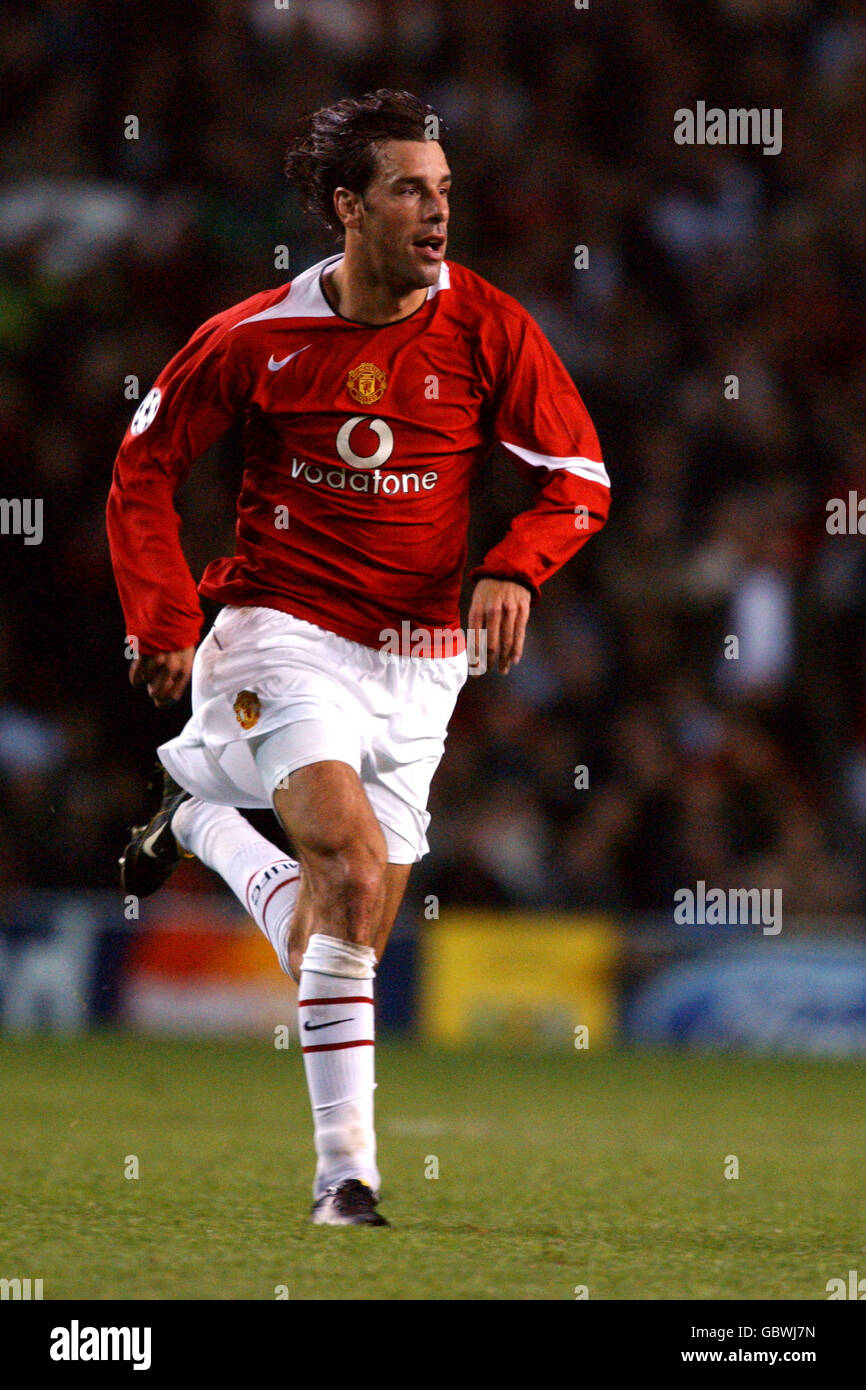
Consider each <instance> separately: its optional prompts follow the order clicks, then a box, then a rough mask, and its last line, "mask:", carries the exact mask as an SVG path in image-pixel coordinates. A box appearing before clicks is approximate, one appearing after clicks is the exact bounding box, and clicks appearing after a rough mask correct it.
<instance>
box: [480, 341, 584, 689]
mask: <svg viewBox="0 0 866 1390" xmlns="http://www.w3.org/2000/svg"><path fill="white" fill-rule="evenodd" d="M503 363H504V369H503V365H502V364H503ZM500 376H501V378H504V384H503V386H502V388H501V389H500V391H499V392H498V395H497V398H496V400H495V402H494V405H495V415H494V431H495V437H496V439H497V440H498V441H499V443H501V444H502V445H504V446H505V448H506V450H507V451H508V454H509V457H510V459H511V462H512V464H513V466H514V467H515V468H516V470H517V471H518V472H519V473H520V475H521V477H523V478H524V479H525V480H526V481H527V482H528V483H529V484H530V486H531V487H532V488H533V489H534V491H535V500H534V502H533V504H532V506H531V507H528V508H527V509H526V510H525V511H522V512H519V513H518V515H517V516H515V517H514V519H513V520H512V522H511V525H510V526H509V528H508V533H507V535H506V536H505V537H504V538H503V539H502V540H501V541H500V542H499V544H498V545H495V546H494V547H493V549H492V550H490V551H488V553H487V555H485V557H484V559H483V560H482V562H481V564H480V565H477V566H476V567H475V569H474V570H473V571H472V573H471V575H470V578H471V579H472V580H474V581H475V589H474V592H473V595H472V602H471V606H470V610H469V628H470V630H472V629H473V628H474V629H475V631H476V634H477V633H479V632H480V630H481V629H482V628H483V630H484V631H485V632H486V635H487V664H488V666H489V667H492V666H494V665H496V667H497V669H498V670H499V671H501V672H502V673H505V672H507V671H508V670H509V669H510V667H511V665H512V664H513V663H514V662H516V661H519V660H520V656H521V653H522V651H523V642H524V638H525V634H526V625H527V622H528V619H529V612H530V609H531V607H532V606H533V605H534V604H535V603H537V602H538V600H539V598H540V590H541V585H542V584H543V583H544V581H545V580H546V579H549V578H550V576H551V575H553V574H555V573H556V571H557V570H558V569H560V568H561V567H562V566H563V565H564V564H565V563H566V562H567V561H568V560H570V559H571V558H572V556H574V555H575V554H576V553H577V551H578V550H580V549H581V547H582V546H584V545H585V544H586V542H587V541H588V540H589V538H590V536H592V535H595V533H596V532H597V531H600V530H601V528H602V526H603V525H604V523H605V521H606V520H607V515H608V509H609V506H610V480H609V479H608V476H607V470H606V469H605V466H604V464H603V462H602V458H601V449H600V446H599V442H598V437H597V435H596V432H595V429H594V427H593V424H592V421H591V420H590V418H589V413H588V412H587V409H586V406H585V405H584V404H583V401H582V400H581V398H580V395H579V393H578V391H577V388H576V387H575V385H574V383H573V382H572V380H571V378H570V377H569V375H568V373H567V372H566V370H565V368H564V366H563V365H562V363H561V362H560V360H559V358H558V357H557V355H556V353H555V352H554V351H553V348H552V347H551V346H550V344H549V343H548V342H547V340H546V338H545V337H544V335H543V334H542V332H541V330H540V329H539V327H538V325H537V324H536V323H535V322H534V321H533V320H532V319H531V318H530V317H529V315H525V316H523V317H522V320H521V322H520V326H519V331H518V332H513V331H512V336H511V339H510V341H509V342H508V344H507V345H506V347H505V348H504V350H501V352H500ZM476 640H477V639H476Z"/></svg>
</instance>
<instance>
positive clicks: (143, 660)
mask: <svg viewBox="0 0 866 1390" xmlns="http://www.w3.org/2000/svg"><path fill="white" fill-rule="evenodd" d="M194 656H195V647H184V648H182V650H181V651H179V652H156V653H155V655H153V656H140V657H138V658H137V659H136V660H135V661H133V663H132V665H131V666H130V668H129V679H130V682H131V683H132V684H133V685H134V686H137V687H139V688H141V686H146V688H147V693H148V695H149V696H150V698H151V700H153V703H154V704H155V705H156V707H157V709H165V708H166V706H167V705H173V704H174V702H175V701H176V700H179V699H180V697H181V695H182V694H183V692H184V691H185V690H186V688H187V686H188V685H189V678H190V676H191V675H192V661H193V657H194Z"/></svg>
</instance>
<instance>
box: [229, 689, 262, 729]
mask: <svg viewBox="0 0 866 1390" xmlns="http://www.w3.org/2000/svg"><path fill="white" fill-rule="evenodd" d="M233 708H234V712H235V718H236V719H237V721H238V723H239V724H240V726H241V728H242V729H252V728H253V727H254V726H255V725H256V724H258V722H259V715H260V714H261V712H262V707H261V705H260V704H259V697H258V695H257V694H256V692H255V691H254V690H242V691H241V692H240V694H239V695H238V697H237V699H236V700H235V703H234V706H233Z"/></svg>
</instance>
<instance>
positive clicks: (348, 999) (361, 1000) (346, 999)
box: [298, 994, 375, 1009]
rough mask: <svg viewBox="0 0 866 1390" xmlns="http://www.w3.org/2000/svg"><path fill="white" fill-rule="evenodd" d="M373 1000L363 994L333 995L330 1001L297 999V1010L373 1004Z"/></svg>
mask: <svg viewBox="0 0 866 1390" xmlns="http://www.w3.org/2000/svg"><path fill="white" fill-rule="evenodd" d="M373 1003H375V1000H373V999H368V998H367V996H366V995H365V994H335V995H333V996H332V998H330V999H299V1000H298V1008H299V1009H308V1008H309V1007H310V1005H311V1004H339V1005H340V1007H341V1008H342V1006H343V1005H344V1004H373Z"/></svg>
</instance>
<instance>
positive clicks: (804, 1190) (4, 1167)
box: [0, 1034, 866, 1299]
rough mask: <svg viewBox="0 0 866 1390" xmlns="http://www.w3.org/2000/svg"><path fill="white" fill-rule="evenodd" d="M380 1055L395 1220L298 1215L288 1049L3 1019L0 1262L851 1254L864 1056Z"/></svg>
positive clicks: (751, 1276)
mask: <svg viewBox="0 0 866 1390" xmlns="http://www.w3.org/2000/svg"><path fill="white" fill-rule="evenodd" d="M377 1053H378V1057H377V1065H378V1079H379V1090H378V1092H377V1110H378V1129H379V1156H380V1166H381V1168H382V1173H383V1182H384V1195H383V1199H382V1210H383V1211H384V1213H385V1214H386V1215H387V1216H388V1218H389V1219H390V1220H391V1222H392V1223H393V1229H392V1230H390V1231H376V1230H358V1229H349V1230H341V1229H322V1228H313V1227H311V1226H309V1225H308V1224H307V1222H306V1216H307V1212H308V1210H309V1204H310V1179H311V1174H312V1157H311V1154H312V1146H311V1124H310V1119H309V1114H308V1109H307V1097H306V1090H305V1087H304V1081H303V1068H302V1062H301V1057H300V1053H299V1049H298V1048H297V1046H296V1045H294V1044H293V1045H292V1047H291V1048H290V1049H289V1050H288V1051H279V1050H276V1049H275V1048H274V1046H273V1045H272V1044H271V1043H270V1042H268V1041H263V1042H259V1043H256V1042H242V1043H235V1042H223V1041H220V1042H204V1041H195V1042H189V1041H165V1040H151V1039H144V1038H137V1039H133V1038H130V1037H128V1036H120V1035H115V1034H108V1035H94V1036H87V1037H83V1038H76V1039H71V1040H58V1039H57V1038H56V1037H53V1036H45V1037H41V1038H28V1039H26V1040H12V1039H9V1038H3V1039H0V1096H2V1115H3V1124H2V1137H0V1183H2V1201H0V1276H5V1277H7V1278H11V1277H14V1276H18V1277H30V1278H42V1279H43V1281H44V1296H45V1298H46V1299H54V1298H72V1299H77V1298H84V1299H103V1298H121V1299H177V1298H184V1299H190V1298H192V1299H273V1298H274V1297H275V1290H277V1289H278V1288H279V1286H285V1287H286V1289H287V1290H288V1296H289V1298H291V1299H312V1298H316V1299H321V1298H334V1299H448V1298H458V1299H573V1298H574V1297H575V1289H576V1287H577V1286H582V1285H583V1286H586V1287H587V1289H588V1293H589V1297H590V1298H591V1299H682V1298H698V1299H726V1298H747V1299H751V1298H771V1299H779V1298H806V1299H825V1298H826V1296H827V1294H826V1283H827V1280H828V1279H830V1278H834V1277H846V1276H847V1271H848V1270H849V1269H855V1268H856V1269H860V1270H863V1271H866V1219H864V1218H866V1193H864V1186H863V1181H862V1167H863V1153H864V1149H866V1067H864V1065H863V1064H860V1063H856V1062H831V1061H815V1062H803V1061H797V1062H794V1061H772V1060H755V1059H751V1058H744V1057H710V1056H684V1055H678V1054H646V1053H632V1052H616V1053H610V1054H607V1055H598V1056H594V1055H591V1054H589V1053H584V1052H573V1053H571V1055H566V1056H562V1057H559V1056H557V1057H526V1056H522V1055H515V1054H493V1053H488V1052H465V1053H451V1052H447V1053H446V1052H440V1051H434V1050H432V1049H422V1048H420V1047H418V1046H414V1045H411V1044H397V1043H385V1044H383V1045H381V1046H380V1047H379V1048H378V1049H377ZM132 1157H135V1158H136V1159H137V1160H138V1172H139V1176H138V1178H137V1179H135V1178H127V1177H126V1176H125V1172H126V1171H130V1172H131V1171H134V1165H133V1164H132V1162H131V1159H132ZM731 1158H735V1159H736V1160H737V1163H738V1166H739V1177H737V1178H734V1177H728V1178H726V1177H725V1172H726V1170H727V1171H728V1172H732V1171H733V1170H734V1165H733V1164H732V1162H731ZM437 1167H438V1174H439V1176H438V1178H436V1177H433V1176H432V1174H433V1173H434V1172H435V1171H436V1170H437ZM427 1174H430V1175H431V1176H427Z"/></svg>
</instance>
